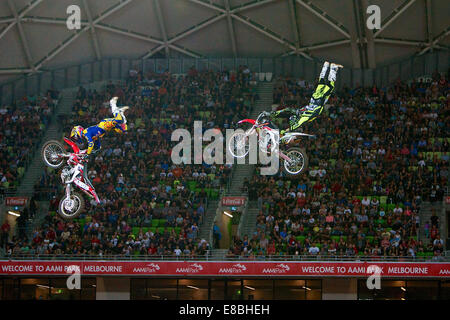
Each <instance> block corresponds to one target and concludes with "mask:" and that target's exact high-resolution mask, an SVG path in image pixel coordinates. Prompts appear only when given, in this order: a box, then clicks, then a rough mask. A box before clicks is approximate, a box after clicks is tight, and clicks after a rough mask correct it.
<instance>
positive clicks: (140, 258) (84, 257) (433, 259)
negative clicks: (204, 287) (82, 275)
mask: <svg viewBox="0 0 450 320" xmlns="http://www.w3.org/2000/svg"><path fill="white" fill-rule="evenodd" d="M0 260H3V261H4V260H96V261H123V260H129V261H155V260H158V261H160V260H164V261H310V262H314V261H324V262H325V261H333V262H336V261H354V262H363V261H370V262H373V261H379V262H436V263H442V262H450V256H440V257H439V258H436V257H428V256H425V257H423V256H418V257H417V256H416V257H411V256H407V257H403V256H399V257H396V256H358V255H357V256H339V255H268V256H256V257H254V258H250V257H248V256H246V257H245V256H237V257H227V256H226V257H224V258H217V257H214V258H212V257H211V255H210V254H209V252H208V253H207V254H205V255H195V256H184V255H180V256H175V255H123V254H119V255H82V254H80V255H77V254H75V255H56V254H55V255H27V254H19V255H11V256H7V255H6V256H0Z"/></svg>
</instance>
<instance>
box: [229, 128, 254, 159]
mask: <svg viewBox="0 0 450 320" xmlns="http://www.w3.org/2000/svg"><path fill="white" fill-rule="evenodd" d="M228 151H230V153H231V155H232V156H233V157H235V158H244V157H245V156H246V155H247V154H248V152H249V151H250V145H249V138H248V136H247V135H246V134H245V133H243V132H235V133H233V135H232V136H231V138H230V140H229V141H228Z"/></svg>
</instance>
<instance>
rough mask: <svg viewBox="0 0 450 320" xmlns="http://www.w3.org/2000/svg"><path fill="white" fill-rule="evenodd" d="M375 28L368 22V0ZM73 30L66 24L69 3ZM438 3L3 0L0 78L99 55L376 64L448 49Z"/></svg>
mask: <svg viewBox="0 0 450 320" xmlns="http://www.w3.org/2000/svg"><path fill="white" fill-rule="evenodd" d="M372 4H375V5H378V6H379V7H380V8H381V21H382V24H381V29H380V30H375V31H371V30H368V29H367V28H366V24H365V22H366V19H367V13H366V8H367V6H369V5H372ZM70 5H77V6H79V7H80V9H81V29H79V30H69V29H68V28H67V27H66V19H67V17H68V14H67V12H66V10H67V7H68V6H70ZM448 12H450V1H443V0H339V1H336V0H95V1H93V0H57V1H56V0H4V1H0V75H1V76H2V79H5V78H8V77H15V76H17V75H18V74H28V73H33V72H38V71H39V70H41V69H46V68H52V67H57V66H63V65H68V64H76V63H78V62H80V63H81V62H87V61H92V60H99V59H102V58H107V57H119V56H122V57H129V58H133V59H135V58H150V57H158V58H164V57H186V58H196V57H198V58H201V57H227V58H245V57H249V58H250V57H286V56H292V55H301V56H303V57H305V58H307V59H311V60H312V59H318V60H324V59H333V60H334V61H337V62H341V63H343V64H344V65H346V66H348V67H354V68H374V67H376V66H377V65H380V64H384V63H386V62H389V61H390V60H399V59H401V58H406V57H408V56H410V55H414V54H418V55H421V54H424V53H426V52H429V51H430V50H448V46H449V34H450V25H449V23H448V18H447V17H448Z"/></svg>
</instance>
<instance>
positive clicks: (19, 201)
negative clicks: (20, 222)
mask: <svg viewBox="0 0 450 320" xmlns="http://www.w3.org/2000/svg"><path fill="white" fill-rule="evenodd" d="M27 201H28V198H27V197H7V198H6V205H7V206H11V207H16V206H18V207H23V206H24V205H26V204H27Z"/></svg>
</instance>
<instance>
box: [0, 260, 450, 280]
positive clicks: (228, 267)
mask: <svg viewBox="0 0 450 320" xmlns="http://www.w3.org/2000/svg"><path fill="white" fill-rule="evenodd" d="M68 270H69V271H72V270H79V273H80V274H82V275H83V274H84V275H98V276H100V275H111V276H112V275H122V276H124V275H126V276H143V275H146V276H151V275H155V276H159V275H161V276H177V275H179V276H262V277H264V276H291V277H292V276H299V277H305V276H306V277H307V276H314V277H321V276H322V277H368V276H370V275H372V274H373V273H374V272H375V270H378V272H379V274H380V276H381V277H391V278H405V277H406V278H446V279H448V278H450V263H448V262H447V263H410V262H375V261H374V262H249V261H246V262H240V261H239V262H238V261H235V262H207V261H0V275H64V274H68V273H71V272H68Z"/></svg>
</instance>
